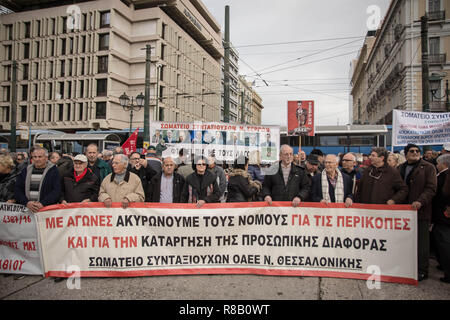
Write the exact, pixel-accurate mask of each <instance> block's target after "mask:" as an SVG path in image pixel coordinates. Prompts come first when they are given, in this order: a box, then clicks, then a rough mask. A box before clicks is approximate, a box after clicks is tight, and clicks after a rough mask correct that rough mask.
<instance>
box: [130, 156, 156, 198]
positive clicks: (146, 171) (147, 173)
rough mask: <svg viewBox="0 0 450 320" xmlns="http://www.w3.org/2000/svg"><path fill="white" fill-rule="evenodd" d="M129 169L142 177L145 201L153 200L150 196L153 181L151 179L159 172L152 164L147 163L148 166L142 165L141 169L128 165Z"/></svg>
mask: <svg viewBox="0 0 450 320" xmlns="http://www.w3.org/2000/svg"><path fill="white" fill-rule="evenodd" d="M127 171H129V172H131V173H134V174H135V175H137V176H138V177H139V178H140V179H141V183H142V188H143V189H144V193H145V201H146V202H151V201H152V200H151V197H150V188H151V183H150V181H151V180H152V178H153V177H154V176H155V175H156V174H157V173H156V171H155V170H153V168H152V167H151V166H149V165H148V164H147V168H144V167H140V168H139V170H136V168H132V167H131V165H128V168H127Z"/></svg>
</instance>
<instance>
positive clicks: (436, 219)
mask: <svg viewBox="0 0 450 320" xmlns="http://www.w3.org/2000/svg"><path fill="white" fill-rule="evenodd" d="M449 171H450V170H449V169H447V170H445V171H443V172H441V173H440V174H439V175H438V176H437V189H436V195H435V196H434V198H433V204H432V205H433V214H432V222H433V223H438V224H445V225H448V226H450V218H447V217H446V216H445V215H444V211H445V210H446V209H447V206H450V197H446V196H445V195H444V185H445V181H446V179H447V180H448V179H450V174H449V173H448V172H449Z"/></svg>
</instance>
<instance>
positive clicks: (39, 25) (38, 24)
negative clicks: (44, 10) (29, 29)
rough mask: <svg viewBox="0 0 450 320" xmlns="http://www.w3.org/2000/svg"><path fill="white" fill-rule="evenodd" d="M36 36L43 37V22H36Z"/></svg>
mask: <svg viewBox="0 0 450 320" xmlns="http://www.w3.org/2000/svg"><path fill="white" fill-rule="evenodd" d="M36 36H38V37H40V36H41V20H38V21H37V22H36Z"/></svg>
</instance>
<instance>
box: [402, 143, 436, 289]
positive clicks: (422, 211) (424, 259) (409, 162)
mask: <svg viewBox="0 0 450 320" xmlns="http://www.w3.org/2000/svg"><path fill="white" fill-rule="evenodd" d="M404 151H405V157H406V162H405V163H403V164H402V165H401V166H399V170H400V175H401V176H402V179H403V180H404V181H405V182H406V184H407V185H408V187H409V194H408V197H407V203H409V204H411V206H412V208H413V209H414V210H417V211H418V221H417V222H418V223H417V240H418V245H417V249H418V258H419V261H418V267H419V273H418V280H419V281H422V280H424V279H426V278H428V265H429V263H428V259H429V256H430V242H429V237H430V235H429V228H430V223H431V213H432V200H433V197H434V195H435V194H436V188H437V178H436V169H435V167H434V165H432V164H431V163H429V162H427V161H425V160H423V159H422V158H421V155H420V148H419V147H418V146H417V145H415V144H408V145H407V146H406V147H405V149H404Z"/></svg>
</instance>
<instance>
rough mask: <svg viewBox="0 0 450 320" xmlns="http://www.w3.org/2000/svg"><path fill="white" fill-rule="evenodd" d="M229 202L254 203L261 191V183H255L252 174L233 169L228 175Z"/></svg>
mask: <svg viewBox="0 0 450 320" xmlns="http://www.w3.org/2000/svg"><path fill="white" fill-rule="evenodd" d="M227 188H228V195H227V202H247V201H253V200H255V198H256V194H257V193H258V191H260V190H261V188H262V185H261V182H259V181H253V180H252V178H251V176H250V174H249V173H248V172H246V171H244V170H242V169H233V170H232V171H231V172H230V173H229V175H228V187H227Z"/></svg>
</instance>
